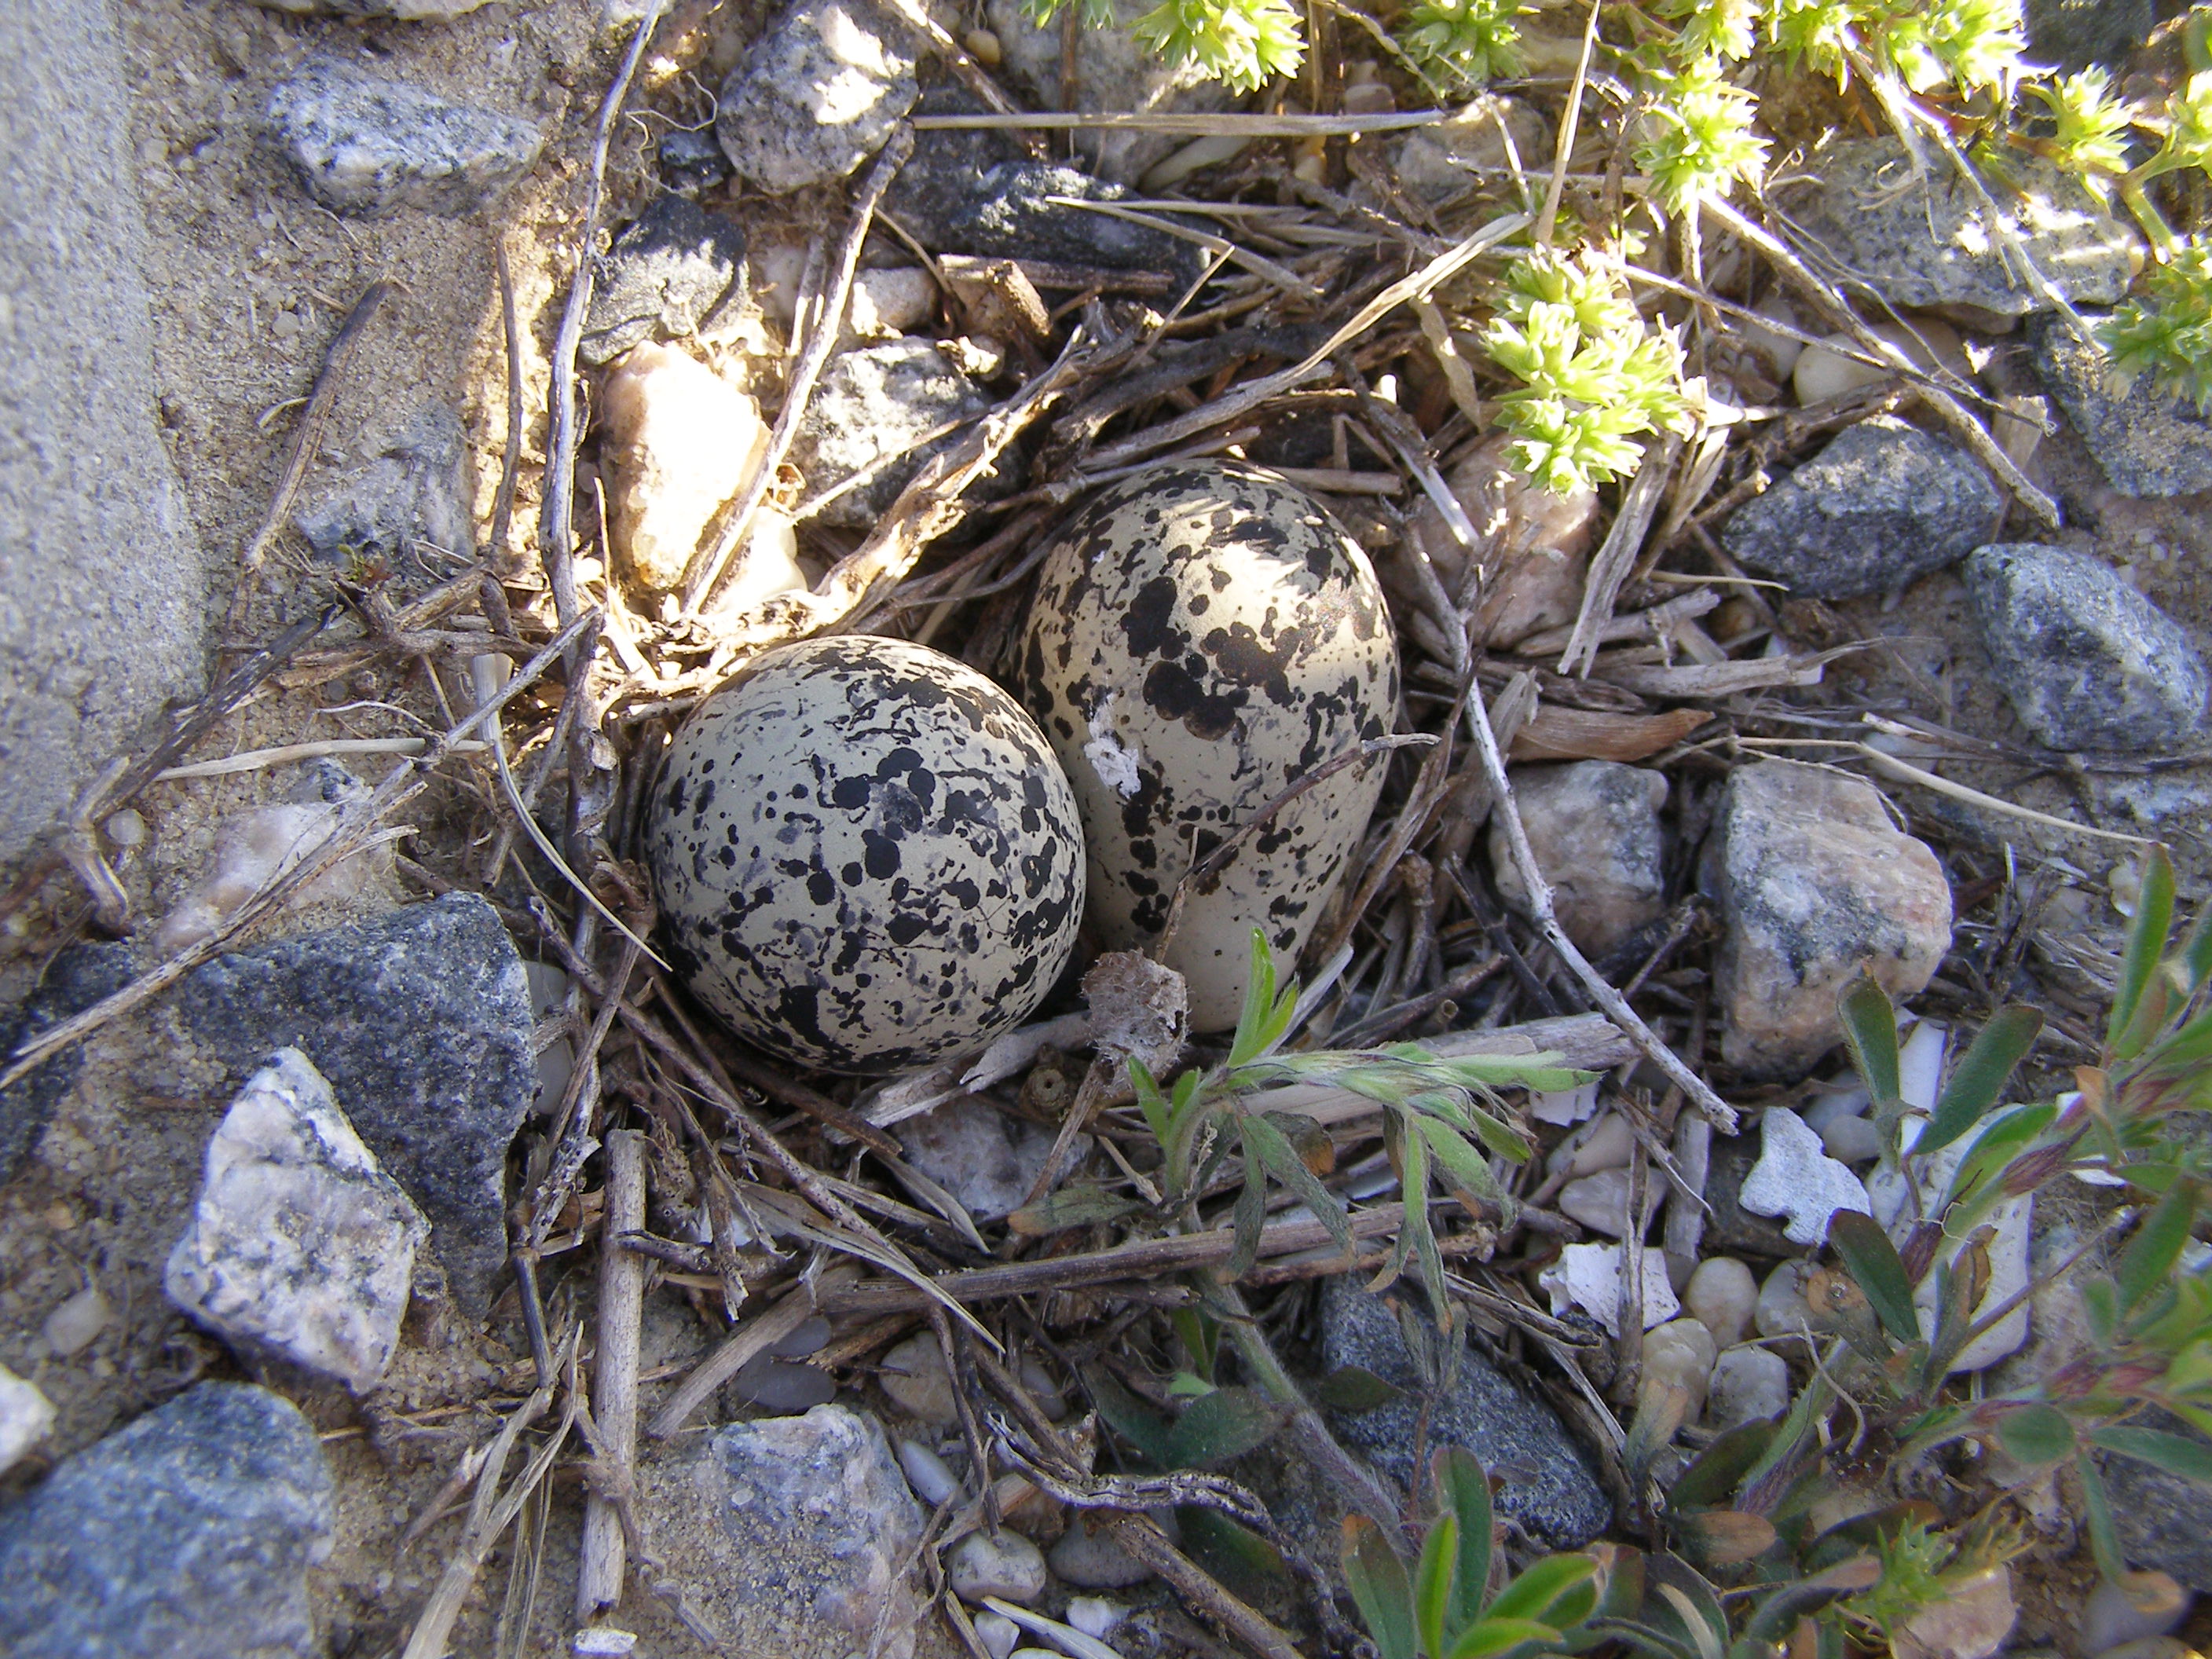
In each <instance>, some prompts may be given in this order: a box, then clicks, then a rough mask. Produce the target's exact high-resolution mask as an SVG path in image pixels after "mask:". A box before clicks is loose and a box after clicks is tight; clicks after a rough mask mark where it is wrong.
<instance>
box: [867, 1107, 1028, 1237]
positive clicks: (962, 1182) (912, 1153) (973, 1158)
mask: <svg viewBox="0 0 2212 1659" xmlns="http://www.w3.org/2000/svg"><path fill="white" fill-rule="evenodd" d="M898 1138H899V1145H900V1146H903V1147H904V1148H906V1156H907V1162H908V1163H909V1164H912V1165H913V1166H914V1167H915V1169H917V1170H921V1173H922V1174H924V1175H926V1176H928V1177H929V1178H930V1179H931V1180H932V1181H934V1182H937V1184H938V1185H939V1186H940V1187H943V1188H945V1190H946V1191H947V1192H950V1193H951V1194H952V1195H953V1196H954V1197H955V1198H957V1199H958V1200H960V1201H961V1202H962V1203H963V1204H964V1205H966V1206H968V1211H969V1214H971V1215H974V1216H975V1217H977V1218H979V1219H987V1220H996V1219H997V1218H999V1217H1000V1216H1002V1215H1004V1214H1006V1212H1008V1211H1009V1210H1011V1209H1012V1208H1013V1207H1014V1206H1016V1205H1018V1204H1019V1203H1020V1202H1021V1201H1022V1200H1024V1198H1026V1197H1028V1196H1029V1190H1030V1187H1031V1186H1032V1185H1033V1184H1035V1182H1036V1178H1037V1176H1038V1174H1039V1173H1040V1172H1041V1171H1042V1170H1043V1169H1044V1164H1045V1159H1046V1158H1048V1157H1049V1156H1050V1155H1051V1152H1052V1143H1053V1140H1054V1135H1053V1133H1052V1131H1051V1130H1049V1129H1048V1128H1045V1127H1043V1126H1042V1124H1036V1123H1030V1122H1028V1121H1025V1120H1024V1119H1020V1118H1013V1117H1009V1116H1007V1115H1006V1113H1004V1112H1001V1111H1000V1110H999V1109H997V1108H995V1107H994V1106H993V1105H992V1104H991V1103H989V1102H988V1101H986V1100H982V1099H980V1098H978V1097H975V1096H974V1095H961V1096H959V1097H956V1098H954V1099H952V1100H948V1101H946V1102H945V1104H944V1105H942V1106H938V1107H933V1108H932V1109H930V1110H928V1111H927V1112H924V1113H922V1114H921V1115H920V1116H918V1117H910V1118H908V1119H907V1120H906V1121H904V1122H903V1123H902V1124H900V1125H899V1126H898Z"/></svg>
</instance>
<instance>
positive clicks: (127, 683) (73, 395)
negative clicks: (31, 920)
mask: <svg viewBox="0 0 2212 1659" xmlns="http://www.w3.org/2000/svg"><path fill="white" fill-rule="evenodd" d="M118 15H122V14H121V9H120V8H116V7H112V6H107V5H68V6H57V7H38V6H9V7H7V8H5V9H0V103H4V105H5V106H6V108H7V110H8V112H9V134H8V143H7V161H6V165H5V166H4V167H0V223H4V224H6V225H8V226H9V227H11V230H10V232H9V234H7V235H5V236H0V296H5V297H4V303H0V591H4V592H7V593H8V594H9V602H8V603H7V604H6V605H4V606H0V774H4V775H5V776H6V777H7V779H8V787H7V790H6V791H5V793H4V796H0V865H5V864H12V863H13V862H14V860H15V859H16V858H17V856H18V855H19V854H21V853H22V851H23V850H24V849H25V848H26V847H27V846H28V845H29V843H30V842H31V840H32V838H33V836H38V835H40V834H41V833H43V832H44V831H45V830H46V829H47V828H48V826H49V825H51V824H52V823H54V821H55V820H56V819H57V818H58V817H60V816H61V814H62V813H63V812H64V811H65V810H66V809H67V807H68V805H69V803H70V799H72V798H73V797H74V796H75V794H76V791H77V789H78V788H79V787H80V786H81V785H82V783H83V781H84V780H85V778H86V775H87V774H88V772H89V771H90V769H92V768H93V767H94V766H96V765H98V764H99V763H100V762H101V761H102V760H103V759H104V758H105V757H106V756H108V755H110V754H112V753H114V752H115V751H116V750H118V748H120V747H122V746H124V745H125V744H126V743H127V742H128V741H130V740H131V738H132V735H133V732H134V730H135V728H137V726H138V724H139V722H140V721H141V720H143V719H144V718H145V716H147V715H148V714H151V713H153V712H154V711H155V710H156V709H158V708H161V706H162V704H163V702H165V701H166V700H167V699H169V698H172V697H174V698H178V699H180V700H188V699H190V698H191V697H194V696H197V695H198V694H199V689H200V688H201V687H202V686H203V685H204V684H205V679H206V673H207V662H206V656H205V652H206V647H207V642H208V629H209V624H210V621H211V619H212V616H213V614H214V613H213V611H212V610H211V606H210V601H211V599H212V596H213V594H214V592H215V590H216V586H217V585H218V584H219V585H220V586H221V589H222V593H223V595H224V596H225V597H226V598H227V597H228V594H229V592H230V588H231V584H232V581H233V580H234V573H233V570H232V568H231V561H230V559H229V557H228V550H226V552H225V555H224V556H223V558H222V561H221V566H222V570H221V574H219V575H218V574H217V562H216V560H214V559H213V558H212V557H211V556H210V554H209V552H208V550H204V549H203V548H202V547H201V546H200V545H199V543H198V538H197V535H196V533H195V532H194V531H193V528H192V520H191V514H190V513H189V512H188V511H187V508H186V504H185V492H184V489H183V486H182V485H181V484H180V483H179V481H178V478H177V474H176V469H175V467H174V465H173V464H172V463H171V460H170V458H169V452H168V450H167V447H165V445H164V443H163V441H162V435H161V431H160V429H159V422H158V420H157V414H158V405H157V404H156V397H157V395H158V392H159V390H160V387H159V385H158V384H157V383H156V380H155V374H154V363H153V333H152V330H151V327H150V325H149V316H148V303H147V289H146V283H145V280H144V278H143V276H142V274H141V273H142V272H143V271H144V270H147V269H148V268H149V260H148V252H147V248H146V234H145V216H144V212H143V209H142V207H141V205H140V203H139V198H138V186H137V178H138V168H137V163H136V162H135V161H134V160H133V156H132V143H133V140H132V136H131V119H132V112H133V105H132V100H131V98H130V97H129V95H128V94H126V92H125V86H124V76H125V73H126V72H127V71H126V70H125V65H126V64H129V63H130V62H131V55H130V52H129V51H128V49H127V48H126V47H125V44H124V42H123V40H121V39H120V38H119V37H118V28H117V21H116V20H117V18H118ZM52 1069H53V1068H52V1066H49V1067H48V1068H47V1070H48V1071H52ZM30 1081H33V1082H34V1081H35V1079H30ZM8 1142H9V1135H8V1133H7V1132H6V1131H5V1130H0V1172H4V1167H5V1165H6V1164H7V1162H8V1154H9V1150H10V1149H9V1145H8Z"/></svg>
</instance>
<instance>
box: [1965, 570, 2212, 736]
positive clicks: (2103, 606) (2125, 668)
mask: <svg viewBox="0 0 2212 1659" xmlns="http://www.w3.org/2000/svg"><path fill="white" fill-rule="evenodd" d="M1966 594H1967V597H1968V598H1969V599H1971V600H1972V603H1973V607H1974V617H1975V620H1976V622H1977V623H1978V624H1979V625H1980V629H1981V635H1982V644H1983V646H1984V647H1985V648H1986V649H1987V650H1988V652H1989V653H1990V665H1991V667H1992V668H1994V669H1995V671H1996V679H1997V684H1999V685H2001V686H2002V687H2003V688H2004V693H2005V696H2007V697H2008V699H2010V701H2011V702H2012V706H2013V708H2014V710H2015V712H2016V713H2017V714H2019V715H2020V718H2021V724H2022V725H2024V726H2027V729H2028V730H2029V731H2030V732H2033V733H2034V734H2035V737H2036V739H2037V740H2038V741H2039V742H2040V743H2044V744H2048V745H2049V746H2050V747H2051V748H2053V749H2066V750H2073V749H2114V750H2128V751H2130V752H2136V751H2142V750H2162V749H2172V748H2179V747H2181V746H2183V745H2184V744H2185V743H2186V742H2187V741H2188V740H2189V738H2190V737H2191V734H2192V733H2194V732H2197V730H2198V729H2199V728H2200V727H2201V726H2203V720H2204V699H2205V696H2206V692H2207V690H2208V689H2212V674H2208V673H2207V671H2206V669H2205V664H2204V659H2203V656H2202V655H2201V654H2199V653H2198V651H2197V646H2196V644H2195V642H2194V641H2192V640H2191V638H2190V636H2189V634H2188V631H2187V630H2186V629H2184V628H2182V626H2181V625H2180V624H2179V623H2176V622H2175V621H2174V620H2173V619H2172V617H2169V616H2167V615H2166V613H2165V612H2164V611H2160V609H2159V608H2158V607H2157V606H2156V605H2153V604H2152V603H2151V602H2150V601H2149V600H2148V599H2145V598H2144V597H2143V596H2142V594H2140V593H2138V592H2136V590H2135V589H2134V588H2132V587H2130V586H2128V585H2127V584H2126V583H2125V582H2124V581H2122V580H2120V579H2119V577H2118V574H2116V573H2115V572H2114V571H2113V569H2112V567H2111V566H2110V565H2107V564H2106V563H2105V562H2103V561H2102V560H2100V559H2096V558H2093V557H2091V556H2089V555H2087V554H2086V553H2076V552H2074V551H2073V550H2070V549H2068V548H2063V547H2050V546H2046V545H2044V544H2040V543H2036V542H2002V543H1998V544H1994V545H1992V546H1989V547H1984V548H1979V549H1977V550H1976V551H1975V552H1974V554H1973V556H1972V557H1971V558H1969V559H1968V560H1967V561H1966Z"/></svg>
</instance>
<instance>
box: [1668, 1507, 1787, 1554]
mask: <svg viewBox="0 0 2212 1659" xmlns="http://www.w3.org/2000/svg"><path fill="white" fill-rule="evenodd" d="M1674 1531H1675V1534H1676V1536H1678V1537H1679V1538H1680V1540H1681V1542H1682V1553H1684V1554H1686V1555H1687V1556H1688V1557H1689V1558H1690V1559H1692V1560H1693V1561H1695V1562H1696V1563H1697V1564H1698V1565H1699V1566H1701V1567H1736V1566H1741V1565H1743V1564H1744V1563H1745V1562H1747V1561H1755V1560H1757V1559H1759V1557H1760V1556H1762V1555H1764V1554H1765V1553H1766V1552H1767V1551H1769V1550H1771V1549H1772V1548H1773V1547H1774V1538H1775V1534H1774V1523H1773V1522H1771V1521H1769V1520H1768V1519H1767V1518H1766V1517H1765V1516H1763V1515H1746V1514H1745V1513H1744V1512H1743V1511H1742V1510H1699V1511H1698V1513H1696V1514H1695V1515H1685V1516H1677V1517H1676V1518H1675V1522H1674Z"/></svg>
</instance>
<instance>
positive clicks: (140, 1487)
mask: <svg viewBox="0 0 2212 1659" xmlns="http://www.w3.org/2000/svg"><path fill="white" fill-rule="evenodd" d="M330 1543H331V1474H330V1469H329V1467H328V1466H327V1465H326V1464H325V1462H324V1461H323V1449H322V1444H321V1443H320V1442H319V1440H318V1439H317V1438H316V1437H315V1431H314V1429H313V1426H312V1425H310V1424H309V1423H308V1421H307V1419H306V1418H304V1417H302V1416H301V1415H300V1413H298V1412H297V1411H296V1410H295V1409H294V1408H293V1407H292V1406H291V1405H290V1403H289V1402H288V1401H285V1400H283V1399H282V1398H280V1397H279V1396H277V1395H273V1394H270V1392H269V1391H268V1390H267V1389H257V1388H252V1387H249V1386H246V1385H245V1384H242V1383H200V1384H199V1385H198V1386H197V1387H196V1388H193V1389H190V1390H188V1391H187V1392H185V1394H182V1395H179V1396H178V1397H177V1398H176V1399H174V1400H172V1401H170V1402H169V1403H168V1404H167V1405H166V1406H163V1407H161V1409H160V1410H158V1411H154V1412H149V1413H147V1414H146V1415H145V1416H143V1417H142V1418H140V1419H137V1421H136V1422H134V1423H132V1424H131V1425H129V1426H128V1427H126V1428H123V1429H120V1430H118V1431H116V1432H115V1433H113V1434H111V1435H109V1436H108V1437H107V1438H106V1439H105V1440H103V1441H101V1442H100V1443H99V1444H97V1445H95V1446H93V1447H91V1448H90V1449H88V1450H85V1451H82V1452H80V1453H78V1454H77V1455H76V1456H75V1457H72V1458H70V1460H69V1461H68V1462H65V1463H64V1464H63V1465H62V1466H61V1467H60V1468H58V1469H56V1470H55V1471H54V1473H53V1474H52V1475H51V1476H50V1477H49V1478H48V1479H47V1480H46V1484H45V1485H43V1486H40V1487H39V1488H38V1489H37V1490H36V1491H34V1492H32V1493H31V1495H30V1496H29V1497H28V1498H25V1499H23V1500H22V1501H21V1503H19V1504H15V1506H14V1507H13V1508H11V1509H9V1510H7V1511H6V1512H5V1513H4V1514H0V1574H4V1575H5V1580H6V1583H7V1585H8V1594H7V1595H5V1596H0V1652H7V1653H17V1654H24V1655H30V1654H51V1655H55V1656H60V1655H64V1654H68V1655H82V1656H88V1659H89V1656H99V1659H294V1656H296V1659H310V1656H314V1659H319V1656H321V1655H322V1654H323V1653H324V1652H325V1648H324V1646H323V1644H321V1643H320V1642H319V1640H318V1639H317V1638H316V1636H315V1630H314V1625H313V1620H312V1618H311V1617H310V1615H309V1613H308V1607H307V1568H308V1567H309V1566H310V1565H312V1564H313V1563H314V1562H317V1561H319V1560H321V1559H323V1558H324V1557H325V1555H327V1554H328V1553H329V1552H330Z"/></svg>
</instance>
